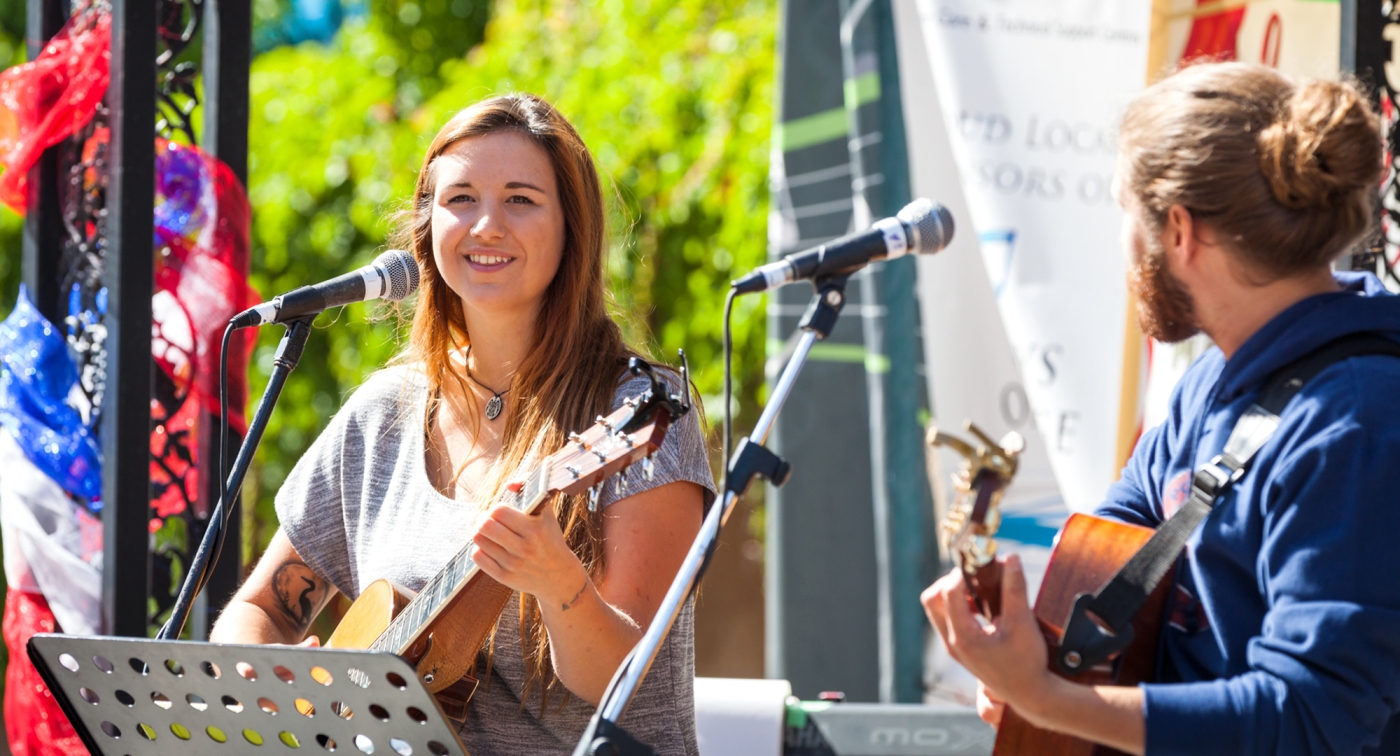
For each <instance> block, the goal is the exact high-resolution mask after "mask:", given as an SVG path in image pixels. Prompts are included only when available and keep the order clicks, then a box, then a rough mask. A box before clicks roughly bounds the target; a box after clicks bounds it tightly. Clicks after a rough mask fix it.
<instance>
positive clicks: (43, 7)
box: [22, 0, 68, 323]
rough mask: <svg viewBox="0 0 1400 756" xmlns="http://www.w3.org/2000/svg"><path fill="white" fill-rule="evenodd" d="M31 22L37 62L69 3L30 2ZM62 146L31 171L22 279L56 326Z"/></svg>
mask: <svg viewBox="0 0 1400 756" xmlns="http://www.w3.org/2000/svg"><path fill="white" fill-rule="evenodd" d="M27 11H28V13H27V16H26V20H25V38H26V39H27V41H28V45H27V47H28V50H27V53H28V58H29V60H34V59H35V58H36V57H38V56H39V53H40V52H42V51H43V49H44V45H45V44H46V43H47V42H48V40H50V39H52V38H53V35H55V34H57V33H58V30H59V29H62V28H63V24H64V22H65V21H67V20H68V3H67V0H29V5H28V8H27ZM62 149H63V146H62V144H56V145H54V146H52V147H50V148H48V149H47V150H44V154H43V155H42V156H41V157H40V158H39V162H38V163H36V164H35V165H34V167H33V168H30V169H29V192H28V197H27V199H26V203H25V204H26V205H27V208H26V211H25V215H24V242H23V249H24V252H23V263H22V279H23V281H24V284H25V286H26V287H27V288H28V289H29V297H30V299H31V301H33V303H34V307H35V309H37V310H38V311H39V312H40V314H42V315H43V316H44V317H45V318H48V320H49V322H51V323H61V322H63V316H64V308H63V305H62V302H63V301H64V299H63V297H62V295H61V294H62V293H61V292H60V291H59V290H58V288H59V286H60V285H61V281H62V274H61V273H60V271H59V265H60V261H61V260H62V257H63V255H62V251H61V246H62V244H63V209H62V207H61V206H60V204H59V194H58V187H59V181H60V179H61V177H60V176H59V175H58V172H59V168H60V166H59V163H60V162H61V161H60V160H59V153H60V152H61V151H62Z"/></svg>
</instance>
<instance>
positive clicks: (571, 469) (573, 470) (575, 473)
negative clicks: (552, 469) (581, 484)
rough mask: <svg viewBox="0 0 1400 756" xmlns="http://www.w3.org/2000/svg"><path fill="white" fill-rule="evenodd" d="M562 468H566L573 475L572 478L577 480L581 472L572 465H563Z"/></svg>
mask: <svg viewBox="0 0 1400 756" xmlns="http://www.w3.org/2000/svg"><path fill="white" fill-rule="evenodd" d="M564 469H565V470H567V471H568V472H569V474H570V475H572V476H574V480H578V479H579V477H580V476H581V474H582V471H581V470H579V469H578V468H577V467H574V466H573V465H564Z"/></svg>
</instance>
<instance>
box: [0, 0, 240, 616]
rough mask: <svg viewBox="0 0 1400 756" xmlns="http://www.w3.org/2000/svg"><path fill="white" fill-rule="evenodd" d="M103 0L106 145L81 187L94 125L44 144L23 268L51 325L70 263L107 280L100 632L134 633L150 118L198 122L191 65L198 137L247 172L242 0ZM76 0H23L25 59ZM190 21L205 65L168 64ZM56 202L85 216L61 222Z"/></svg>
mask: <svg viewBox="0 0 1400 756" xmlns="http://www.w3.org/2000/svg"><path fill="white" fill-rule="evenodd" d="M99 1H100V0H99ZM105 2H106V3H107V4H108V5H109V6H110V8H111V13H112V59H111V84H110V86H109V87H108V91H107V96H106V99H105V103H104V107H103V109H102V111H101V112H100V113H99V115H98V117H97V118H96V119H94V120H95V121H105V124H106V125H107V126H109V127H110V129H111V132H110V139H109V142H108V145H107V148H106V151H105V153H104V154H102V155H101V156H100V157H99V159H98V160H97V161H96V166H97V168H98V173H99V174H101V175H100V176H99V178H98V181H97V184H96V186H95V187H92V188H90V189H85V188H84V187H83V186H82V183H81V169H80V168H78V169H76V170H75V167H76V166H78V164H79V161H80V160H81V159H82V158H81V155H82V148H83V140H84V139H85V138H86V136H88V135H89V134H90V131H91V128H92V127H89V128H88V129H85V130H84V132H83V133H80V134H79V135H77V136H76V137H75V138H74V139H71V140H68V141H67V142H65V143H60V144H58V145H55V146H54V147H52V148H50V149H49V150H47V151H46V152H45V154H44V155H43V157H42V158H41V160H40V161H39V163H38V164H37V165H36V166H35V168H34V169H33V170H32V171H31V173H30V176H29V179H30V189H29V191H30V195H29V202H28V206H29V210H28V213H27V214H26V218H25V228H24V256H23V280H24V282H25V283H26V284H27V286H28V288H29V290H30V292H31V297H32V298H33V299H34V302H35V305H36V307H37V308H38V309H39V311H40V312H41V313H42V314H43V315H44V316H45V317H46V318H48V319H49V320H50V321H51V322H55V323H62V322H63V321H64V317H65V315H66V314H67V307H66V291H67V287H68V286H70V285H71V284H72V283H73V282H74V281H73V278H74V277H75V275H76V276H78V277H80V278H82V279H83V282H84V283H85V284H90V283H92V281H96V280H100V284H99V285H101V286H105V287H106V289H107V297H108V308H107V311H106V314H105V318H103V325H104V326H105V327H106V333H107V337H106V339H105V342H104V345H105V352H106V353H105V365H104V364H103V361H101V360H98V361H97V362H96V363H95V364H96V365H97V367H98V370H99V372H100V373H101V375H100V376H99V377H98V383H99V384H100V385H101V386H102V388H101V389H100V390H98V391H97V392H96V395H95V396H94V397H93V398H94V399H96V400H97V401H98V403H99V407H97V408H95V409H96V411H99V412H100V413H101V418H102V420H101V430H100V435H101V442H102V453H103V462H104V464H103V469H104V476H103V490H102V500H103V502H104V507H103V510H102V518H103V527H104V533H105V537H104V539H103V549H104V553H103V563H104V565H106V569H104V570H103V585H102V590H103V623H104V627H105V630H106V632H108V633H110V634H113V635H124V636H136V637H145V636H147V635H148V633H149V627H150V622H151V619H152V618H151V617H149V616H148V604H149V599H150V598H151V595H152V591H151V588H152V586H151V580H152V555H151V553H150V531H149V529H148V525H149V522H150V517H151V513H150V504H151V500H152V481H151V475H150V472H149V466H150V458H149V451H148V450H149V446H150V434H151V427H152V424H151V423H152V420H151V412H150V404H151V399H152V396H153V391H154V383H153V380H154V377H155V376H154V372H155V371H154V365H153V362H152V359H151V326H150V323H151V297H152V295H153V293H154V277H153V272H154V263H155V261H154V249H153V245H152V231H153V227H154V210H153V206H154V200H155V145H154V140H153V138H152V137H153V136H154V135H155V128H153V127H154V126H155V125H156V124H157V118H158V117H160V118H162V119H163V123H162V126H163V127H164V130H165V131H166V132H167V133H178V134H179V135H182V136H183V137H185V138H187V139H189V140H190V141H193V140H194V137H195V136H196V135H195V133H194V132H195V124H194V123H193V122H192V121H191V120H190V119H189V118H188V110H183V111H182V110H181V108H180V106H179V104H178V103H179V102H181V101H182V100H181V99H180V98H181V96H183V97H189V96H190V95H192V94H193V87H192V83H193V80H194V77H195V76H196V75H197V74H198V73H199V69H200V68H202V69H203V73H204V76H205V98H206V101H205V104H204V112H203V115H204V120H203V124H202V126H203V131H204V139H202V140H201V142H202V146H203V148H204V149H205V151H206V152H208V153H209V154H211V155H214V156H216V157H218V158H219V159H220V160H222V161H223V162H224V163H225V164H227V165H228V166H229V167H230V168H232V170H233V173H234V174H235V175H236V176H237V177H238V179H239V180H240V181H241V182H244V183H245V184H246V180H247V164H248V161H247V150H248V71H249V66H250V64H251V58H252V7H251V2H250V0H105ZM74 5H77V3H76V2H74V3H72V4H70V0H28V17H27V28H26V37H27V39H28V43H29V44H28V53H29V57H30V58H31V59H32V58H34V57H35V56H36V55H37V54H38V53H39V52H40V51H41V50H42V48H43V45H44V44H45V43H46V42H47V40H48V39H50V38H51V37H53V35H54V34H56V33H57V32H58V31H59V29H61V28H62V27H63V25H64V23H65V22H66V21H67V20H68V17H69V14H70V12H71V9H72V8H73V6H74ZM170 18H176V21H177V23H175V24H174V25H176V26H179V27H180V28H179V29H178V30H176V31H177V32H178V33H176V34H175V35H173V36H172V34H171V33H170V30H166V31H164V32H162V31H161V26H162V21H164V20H167V19H170ZM166 25H167V26H171V24H166ZM201 26H202V27H203V29H202V33H203V42H204V47H203V56H202V65H201V66H196V65H194V64H192V63H190V62H184V63H181V62H179V61H178V60H177V58H178V57H179V54H180V52H182V51H183V49H184V48H185V47H186V46H187V45H188V44H189V43H190V42H191V41H192V40H193V39H194V35H195V34H196V33H197V32H199V31H200V27H201ZM185 102H187V100H186V101H185ZM75 182H76V183H75ZM65 201H66V202H67V206H68V207H69V208H76V210H74V212H77V213H78V215H80V216H82V217H79V218H70V219H67V220H65V218H64V208H65ZM93 229H95V230H93ZM60 250H62V253H61V254H60ZM83 255H87V256H88V257H87V260H86V261H83V260H82V259H80V258H82V256H83ZM75 260H77V261H78V262H77V263H75ZM75 271H77V273H76V274H75ZM86 288H88V289H93V290H94V291H86V292H85V294H86V296H88V297H89V298H90V297H91V296H92V294H93V293H95V288H96V287H91V286H88V287H86ZM200 425H201V427H202V428H204V429H205V433H204V434H203V438H200V439H197V440H196V441H195V443H198V444H199V446H200V447H201V456H200V458H201V460H203V461H204V464H205V466H206V469H207V470H211V471H212V465H213V463H214V460H215V459H217V449H218V440H219V434H220V433H223V432H224V430H223V429H221V428H220V427H219V425H218V418H217V417H213V416H204V417H202V418H201V423H200ZM237 440H238V439H234V442H235V443H236V442H237ZM218 478H219V475H218V474H217V473H214V474H207V475H205V476H204V479H205V483H204V486H205V488H204V490H203V491H202V492H201V493H202V494H203V503H204V504H206V506H204V507H200V508H199V510H198V511H197V512H192V513H191V514H190V515H189V517H191V518H192V520H191V523H190V524H191V525H193V526H195V527H191V528H190V529H189V530H188V531H187V539H188V543H189V545H188V547H187V550H186V554H189V553H193V551H194V546H195V544H196V543H197V541H198V538H199V536H200V535H201V534H202V530H203V528H202V526H203V520H205V519H206V518H207V517H208V510H210V509H212V508H213V503H214V502H215V501H216V500H217V498H218V482H217V481H218ZM231 525H232V530H231V532H232V538H231V540H230V543H231V544H233V546H232V547H231V548H230V549H229V554H228V555H227V558H225V559H224V560H222V562H221V564H220V565H219V568H218V569H217V570H216V572H215V574H214V575H213V576H212V578H211V580H210V584H209V590H208V593H207V598H206V599H205V601H204V603H205V604H206V606H205V611H200V612H197V614H196V617H195V620H194V622H193V623H192V627H191V630H192V633H193V634H194V635H195V637H204V635H205V633H206V632H207V626H208V623H209V621H211V620H212V611H216V610H217V609H218V608H220V607H222V605H223V604H224V603H225V602H226V601H227V599H228V597H229V596H231V595H232V593H233V590H234V589H235V588H236V586H237V581H238V579H239V576H240V573H241V565H240V559H239V557H240V555H241V551H242V549H241V548H239V544H240V543H241V541H240V535H241V534H240V532H239V529H238V518H233V522H232V523H231Z"/></svg>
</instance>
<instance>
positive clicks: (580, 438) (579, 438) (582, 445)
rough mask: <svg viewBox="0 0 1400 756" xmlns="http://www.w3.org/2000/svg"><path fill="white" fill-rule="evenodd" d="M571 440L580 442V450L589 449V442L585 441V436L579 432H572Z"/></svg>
mask: <svg viewBox="0 0 1400 756" xmlns="http://www.w3.org/2000/svg"><path fill="white" fill-rule="evenodd" d="M569 440H570V441H572V442H574V443H576V444H578V448H579V451H585V450H587V449H588V444H586V443H584V441H583V436H580V435H579V434H578V433H577V432H574V433H570V434H569Z"/></svg>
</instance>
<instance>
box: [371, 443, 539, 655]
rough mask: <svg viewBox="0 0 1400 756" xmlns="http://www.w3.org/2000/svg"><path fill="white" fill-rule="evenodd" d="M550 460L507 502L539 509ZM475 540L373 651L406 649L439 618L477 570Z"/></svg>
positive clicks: (407, 608)
mask: <svg viewBox="0 0 1400 756" xmlns="http://www.w3.org/2000/svg"><path fill="white" fill-rule="evenodd" d="M549 494H550V488H549V464H548V460H546V462H545V463H543V464H540V465H538V466H536V467H535V469H534V470H533V471H531V473H530V476H529V477H528V478H526V480H525V484H524V486H522V487H521V489H520V490H519V491H518V492H515V493H513V494H511V495H508V496H507V497H506V498H505V501H504V502H503V503H508V504H510V505H512V506H514V507H515V508H516V509H519V510H520V511H522V512H525V513H527V514H530V513H533V512H534V511H535V510H536V509H539V507H540V505H542V504H544V502H545V500H546V499H548V498H549ZM471 553H472V543H471V541H468V542H467V543H466V545H464V546H463V547H462V548H461V550H459V551H458V552H457V553H456V554H455V555H453V557H452V558H451V559H450V560H448V562H447V566H445V567H443V568H442V571H441V572H439V573H438V574H437V575H434V576H433V579H432V580H429V581H428V583H427V584H426V585H424V586H423V588H422V589H421V590H419V591H418V594H417V595H415V596H414V597H413V600H412V601H410V602H409V603H408V606H405V607H404V608H403V611H402V612H400V613H399V615H398V616H397V617H395V618H394V621H393V622H391V623H389V627H387V628H385V630H384V632H383V633H381V634H380V636H379V637H378V638H377V639H375V641H374V643H372V644H371V645H370V649H371V650H373V651H389V652H391V653H395V654H402V653H404V652H405V651H406V650H407V649H408V647H409V646H411V645H412V644H413V642H414V641H415V640H417V639H418V636H419V635H420V634H421V633H422V630H423V628H425V627H427V625H428V624H429V623H430V622H432V621H433V620H434V619H436V618H437V616H438V615H439V614H441V613H442V610H443V609H444V608H446V607H447V604H448V603H450V602H451V600H452V597H454V596H456V595H457V593H458V592H459V591H461V590H462V588H464V587H466V585H467V582H468V581H469V580H471V578H472V576H474V575H475V574H476V573H477V571H478V570H477V566H476V562H475V561H474V560H472V557H471Z"/></svg>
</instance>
